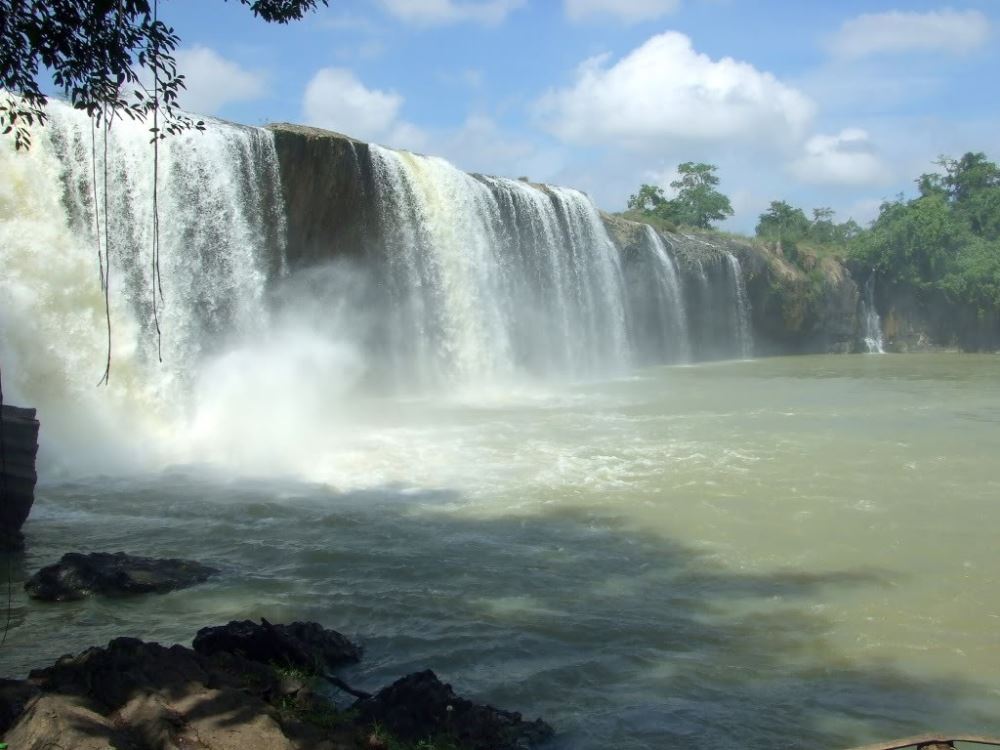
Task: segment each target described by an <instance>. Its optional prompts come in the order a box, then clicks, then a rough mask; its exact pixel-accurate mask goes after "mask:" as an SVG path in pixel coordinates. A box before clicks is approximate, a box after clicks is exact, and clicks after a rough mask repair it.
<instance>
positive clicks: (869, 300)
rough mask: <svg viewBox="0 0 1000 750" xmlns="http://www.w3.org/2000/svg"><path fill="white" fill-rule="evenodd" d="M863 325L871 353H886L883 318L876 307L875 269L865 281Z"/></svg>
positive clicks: (866, 343) (862, 299) (865, 339)
mask: <svg viewBox="0 0 1000 750" xmlns="http://www.w3.org/2000/svg"><path fill="white" fill-rule="evenodd" d="M861 325H862V327H863V331H862V332H863V335H864V341H865V347H866V348H867V349H868V353H869V354H885V349H884V348H883V339H882V318H880V317H879V314H878V310H877V309H876V307H875V271H874V269H873V270H872V272H871V275H870V276H869V277H868V280H867V281H866V282H865V293H864V295H863V296H862V298H861Z"/></svg>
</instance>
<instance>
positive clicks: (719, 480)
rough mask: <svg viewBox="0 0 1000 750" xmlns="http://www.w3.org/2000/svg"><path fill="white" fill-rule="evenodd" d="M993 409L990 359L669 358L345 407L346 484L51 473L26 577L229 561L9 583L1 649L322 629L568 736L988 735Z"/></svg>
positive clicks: (814, 739) (807, 738) (354, 674)
mask: <svg viewBox="0 0 1000 750" xmlns="http://www.w3.org/2000/svg"><path fill="white" fill-rule="evenodd" d="M998 403H1000V359H998V358H997V357H988V356H972V355H908V356H905V357H904V356H897V357H851V356H826V357H799V358H790V359H771V360H758V361H748V362H733V363H721V364H709V365H695V366H685V367H668V368H658V369H650V370H644V371H640V372H639V373H637V374H636V375H635V376H633V377H630V378H627V379H619V380H611V381H606V382H601V383H592V384H589V385H577V386H565V387H560V388H558V389H551V390H548V391H543V390H534V391H522V392H520V393H514V392H510V391H507V392H505V393H504V394H502V396H500V395H496V394H493V395H492V396H491V395H490V394H483V395H481V396H480V397H479V398H476V399H474V400H469V399H464V398H460V397H458V396H456V397H455V398H434V399H397V398H388V399H381V398H376V399H371V400H368V401H364V402H359V403H356V404H355V405H354V413H353V414H352V416H351V420H352V423H353V429H352V430H351V435H350V440H349V442H346V443H345V445H344V448H343V453H342V455H340V457H339V459H338V471H337V481H336V482H334V483H333V484H318V483H312V482H305V481H301V480H294V479H291V478H288V479H273V480H270V481H254V482H249V481H242V480H239V479H235V478H233V477H232V475H231V474H229V473H226V474H219V473H211V472H195V471H193V470H191V469H183V470H181V469H176V470H173V471H170V472H167V473H165V474H152V475H151V474H145V475H143V476H136V477H121V478H108V477H96V478H90V479H83V478H79V479H75V480H73V481H66V482H62V483H51V482H49V483H47V484H45V485H44V486H42V487H41V488H40V489H39V492H38V501H37V504H36V508H35V510H34V512H33V516H32V518H31V520H30V521H29V523H28V525H27V527H26V531H27V534H28V550H29V553H28V556H27V559H26V560H25V562H24V569H26V570H31V569H34V568H37V567H38V566H39V565H41V564H43V563H48V562H50V561H52V560H54V559H56V558H57V557H58V556H59V555H60V554H62V552H64V551H65V550H66V549H67V548H68V545H70V544H71V542H69V540H78V542H77V543H76V545H74V546H77V545H80V544H82V546H84V547H85V548H88V549H94V550H119V549H125V550H131V551H134V552H142V553H147V554H154V555H169V556H191V557H195V558H197V559H199V560H202V561H204V562H206V563H208V564H211V565H214V566H216V567H219V568H221V569H222V570H223V574H222V576H221V577H219V578H218V579H216V580H214V581H212V582H210V583H208V584H206V585H203V586H200V587H197V588H194V589H190V590H188V591H181V592H175V593H172V594H168V595H165V596H154V597H145V598H140V599H135V600H129V601H101V600H94V601H88V602H81V603H70V604H66V605H60V606H59V607H52V606H41V605H38V604H32V603H29V602H27V601H26V600H25V599H24V598H23V595H22V594H20V593H18V592H19V589H18V588H15V597H16V598H15V618H14V626H13V628H12V630H11V632H10V635H9V637H8V640H7V644H6V646H5V647H4V649H2V650H0V663H2V665H3V672H4V673H8V674H11V673H13V674H21V673H23V672H24V671H25V670H26V669H28V668H29V667H34V666H39V665H41V664H44V663H46V662H48V661H51V660H52V659H54V658H55V657H56V656H58V655H59V654H62V653H64V652H67V651H74V650H77V649H81V648H83V647H85V646H88V645H91V644H93V643H100V642H103V641H105V640H107V639H108V638H110V637H112V636H115V635H122V634H131V635H137V636H142V637H147V638H156V639H160V640H163V641H168V642H173V641H182V642H183V641H188V640H189V639H190V638H191V637H192V635H193V634H194V632H195V630H197V629H198V628H199V627H201V626H203V625H205V624H206V623H212V622H222V621H227V620H229V619H233V618H241V619H242V618H248V617H258V616H264V617H267V618H268V619H269V620H271V621H275V622H277V621H282V620H291V619H294V618H308V619H315V620H318V621H320V622H323V623H324V624H326V625H329V626H332V627H335V628H339V629H341V630H343V631H344V632H346V633H348V634H350V635H351V636H353V637H356V638H358V639H359V640H360V641H361V642H362V643H363V644H364V646H365V648H366V657H365V660H364V662H363V663H362V664H361V665H360V666H359V667H357V668H356V669H354V670H353V671H351V672H349V673H347V675H346V676H347V678H348V680H349V681H350V682H352V683H356V684H357V685H358V686H360V687H362V688H366V689H370V688H374V687H378V686H380V685H382V684H385V683H387V682H388V681H390V680H391V679H394V678H395V677H396V676H398V675H400V674H402V673H404V672H407V671H411V670H416V669H422V668H426V667H430V668H433V669H435V670H437V671H438V672H439V674H441V675H442V677H443V678H444V679H446V680H448V681H449V682H452V683H453V684H454V685H455V686H456V688H457V689H458V690H459V691H460V692H462V693H465V694H468V695H470V696H472V697H475V698H477V699H481V700H486V701H490V702H492V703H494V704H496V705H501V706H506V707H511V708H514V709H517V710H521V711H524V712H526V713H528V714H530V715H536V714H541V715H544V716H545V717H546V718H548V719H549V720H550V721H551V722H552V723H553V724H554V725H555V726H556V727H557V728H558V730H559V732H560V734H559V738H558V740H557V742H556V743H555V745H554V747H556V748H567V749H568V748H573V749H574V750H576V749H583V750H586V749H588V748H594V749H595V750H596V749H597V748H601V749H603V748H608V747H615V748H646V747H674V746H681V745H690V744H697V745H705V746H708V747H719V748H741V749H742V748H751V749H753V748H760V750H764V749H765V748H768V749H769V748H774V747H788V748H803V749H806V748H809V749H811V748H817V747H830V748H836V747H848V746H851V745H855V744H861V743H863V742H866V741H874V740H876V739H879V738H889V737H896V736H906V735H910V734H916V733H918V732H920V731H924V730H927V731H941V732H944V733H948V732H958V731H959V730H965V731H977V732H983V733H991V734H997V733H998V732H1000V719H998V717H997V712H996V702H997V699H998V696H1000V680H998V675H1000V649H998V648H997V635H996V634H997V622H998V620H1000V609H998V603H997V597H996V595H995V592H996V585H997V580H996V575H997V570H1000V547H998V545H997V544H996V538H995V537H996V533H995V530H996V528H997V526H998V524H1000V506H998V505H997V503H996V497H998V496H1000V479H998V476H997V473H996V471H995V469H994V465H995V456H996V455H997V453H998V451H1000V411H998V409H997V404H998ZM268 427H269V425H267V424H263V425H261V426H260V429H267V428H268ZM79 540H83V541H82V542H81V541H79ZM22 575H23V572H20V571H19V572H18V574H17V581H15V586H17V585H18V582H19V581H20V578H21V576H22Z"/></svg>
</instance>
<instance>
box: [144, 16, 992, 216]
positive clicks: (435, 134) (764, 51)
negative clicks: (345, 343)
mask: <svg viewBox="0 0 1000 750" xmlns="http://www.w3.org/2000/svg"><path fill="white" fill-rule="evenodd" d="M160 12H161V16H162V17H163V18H164V19H165V20H167V21H168V22H169V23H171V24H172V25H173V26H174V27H175V28H176V30H177V32H178V34H179V35H180V37H181V39H182V46H181V49H180V50H179V54H178V61H179V63H180V67H181V70H182V72H184V73H185V74H186V75H187V77H188V81H189V92H188V93H187V95H186V98H185V100H184V103H185V104H186V106H187V107H188V108H189V109H192V110H194V111H198V112H202V113H206V114H214V115H217V116H220V117H224V118H227V119H232V120H236V121H239V122H245V123H250V124H264V123H266V122H274V121H291V122H299V123H306V124H312V125H317V126H320V127H326V128H330V129H333V130H338V131H340V132H343V133H347V134H349V135H352V136H355V137H358V138H362V139H364V140H370V141H375V142H379V143H383V144H385V145H389V146H396V147H402V148H410V149H412V150H415V151H420V152H422V153H430V154H437V155H441V156H444V157H446V158H448V159H449V160H451V161H452V162H454V163H455V164H456V165H458V166H459V167H461V168H463V169H466V170H469V171H482V172H488V173H491V174H501V175H506V176H510V177H518V176H522V175H523V176H528V177H530V178H531V179H532V180H536V181H546V182H554V183H560V184H566V185H571V186H574V187H577V188H580V189H582V190H585V191H587V192H588V193H589V194H590V195H591V196H592V197H593V198H594V199H595V201H596V202H597V203H598V205H600V206H601V207H602V208H605V209H608V210H618V209H621V208H623V207H624V204H625V202H626V200H627V198H628V195H629V194H630V193H631V192H633V191H634V190H635V188H636V187H637V186H638V185H639V184H640V183H643V182H651V183H657V184H661V185H663V186H664V187H666V186H667V185H668V183H669V182H670V180H671V179H672V173H673V169H674V168H675V167H676V165H677V164H678V163H680V162H682V161H690V160H696V161H708V162H711V163H713V164H717V165H718V167H719V176H720V178H721V180H722V184H721V188H722V190H723V192H725V193H727V194H728V195H729V196H730V198H731V199H732V201H733V205H734V207H735V208H736V211H737V214H736V216H735V217H734V218H733V219H732V220H731V221H730V222H729V223H728V226H729V228H732V229H736V230H744V231H752V229H753V226H754V224H755V223H756V219H757V216H758V214H759V213H760V212H761V211H762V210H764V209H765V208H766V207H767V204H768V203H769V202H770V201H771V200H774V199H784V200H788V201H789V202H791V203H793V204H795V205H799V206H801V207H803V208H805V209H806V210H809V209H810V208H813V207H817V206H830V207H832V208H834V209H835V210H837V212H838V215H839V216H840V217H841V218H842V219H843V218H847V217H848V216H853V217H854V218H856V219H858V220H859V221H862V222H864V221H867V220H870V219H871V218H873V216H874V215H875V213H876V212H877V207H878V205H879V203H880V202H881V201H882V200H883V199H885V198H891V197H894V196H895V195H896V194H897V193H899V192H901V191H905V192H911V187H912V184H913V183H912V181H913V179H914V178H915V177H916V176H917V175H918V174H920V173H921V172H924V171H930V170H931V169H933V165H932V162H933V160H934V159H935V158H936V157H937V156H938V155H940V154H947V155H955V156H957V155H960V154H961V153H963V152H964V151H968V150H976V151H985V152H986V153H987V154H988V155H990V156H991V157H992V158H994V159H998V158H1000V98H998V97H997V91H998V86H997V81H998V79H1000V48H998V45H997V32H998V29H1000V3H997V2H996V1H995V0H968V1H966V2H961V3H957V4H952V5H944V4H941V3H935V2H920V1H913V2H896V3H893V2H888V3H879V2H872V1H865V2H863V1H862V0H838V2H820V1H819V0H809V1H806V2H798V3H793V2H789V1H788V0H780V1H779V0H753V2H751V1H750V0H331V2H330V7H329V8H327V9H322V10H320V11H318V12H317V13H315V14H312V15H311V16H309V17H308V18H307V19H306V20H304V21H302V22H299V23H297V24H292V25H289V26H272V25H267V24H264V23H263V22H260V21H257V20H255V19H254V18H253V17H252V15H251V14H250V13H249V12H248V10H247V9H246V8H245V7H243V6H241V5H240V4H239V3H236V2H232V1H231V2H228V3H223V2H219V0H166V1H165V2H162V3H161V11H160Z"/></svg>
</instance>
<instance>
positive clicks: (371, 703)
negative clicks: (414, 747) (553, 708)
mask: <svg viewBox="0 0 1000 750" xmlns="http://www.w3.org/2000/svg"><path fill="white" fill-rule="evenodd" d="M354 708H355V710H356V711H357V712H358V715H359V717H360V720H361V721H362V722H363V723H368V724H372V725H374V724H376V723H377V724H378V725H379V726H381V727H383V728H385V730H387V731H388V732H389V733H390V734H391V735H393V736H395V737H397V738H399V739H401V740H404V741H407V742H421V741H424V740H431V741H433V740H435V739H438V738H441V739H442V740H448V741H450V742H452V743H455V744H457V745H458V746H460V747H463V748H469V750H519V749H520V748H530V747H534V746H535V745H538V744H540V743H542V742H544V741H545V740H547V739H549V738H550V737H552V735H553V731H552V727H550V726H549V725H548V724H546V723H545V722H544V721H542V720H541V719H535V720H534V721H525V720H524V719H522V718H521V714H519V713H516V712H511V711H503V710H501V709H499V708H493V706H483V705H479V704H477V703H473V702H472V701H469V700H466V699H465V698H461V697H459V696H457V695H455V692H454V691H453V690H452V689H451V685H448V684H445V683H443V682H441V680H439V679H438V677H437V675H435V674H434V673H433V672H432V671H430V670H426V671H424V672H414V673H413V674H410V675H407V676H406V677H403V678H402V679H400V680H397V681H396V682H394V683H393V684H392V685H390V686H389V687H387V688H384V689H382V690H381V691H379V692H378V694H376V695H374V696H372V697H371V698H368V699H367V700H362V701H358V702H357V703H356V704H355V706H354Z"/></svg>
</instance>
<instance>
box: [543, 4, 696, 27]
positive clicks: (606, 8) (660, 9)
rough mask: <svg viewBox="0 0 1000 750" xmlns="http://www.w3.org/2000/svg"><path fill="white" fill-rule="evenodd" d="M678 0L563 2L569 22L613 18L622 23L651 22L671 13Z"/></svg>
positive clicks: (675, 7)
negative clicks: (594, 18)
mask: <svg viewBox="0 0 1000 750" xmlns="http://www.w3.org/2000/svg"><path fill="white" fill-rule="evenodd" d="M679 6H680V0H563V7H564V8H565V10H566V15H567V16H568V17H569V19H570V20H571V21H584V20H587V19H589V18H593V17H605V18H607V17H613V18H617V19H618V20H620V21H623V22H624V23H638V22H639V21H651V20H653V19H656V18H661V17H663V16H665V15H667V14H669V13H673V12H674V11H675V10H677V8H678V7H679Z"/></svg>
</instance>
